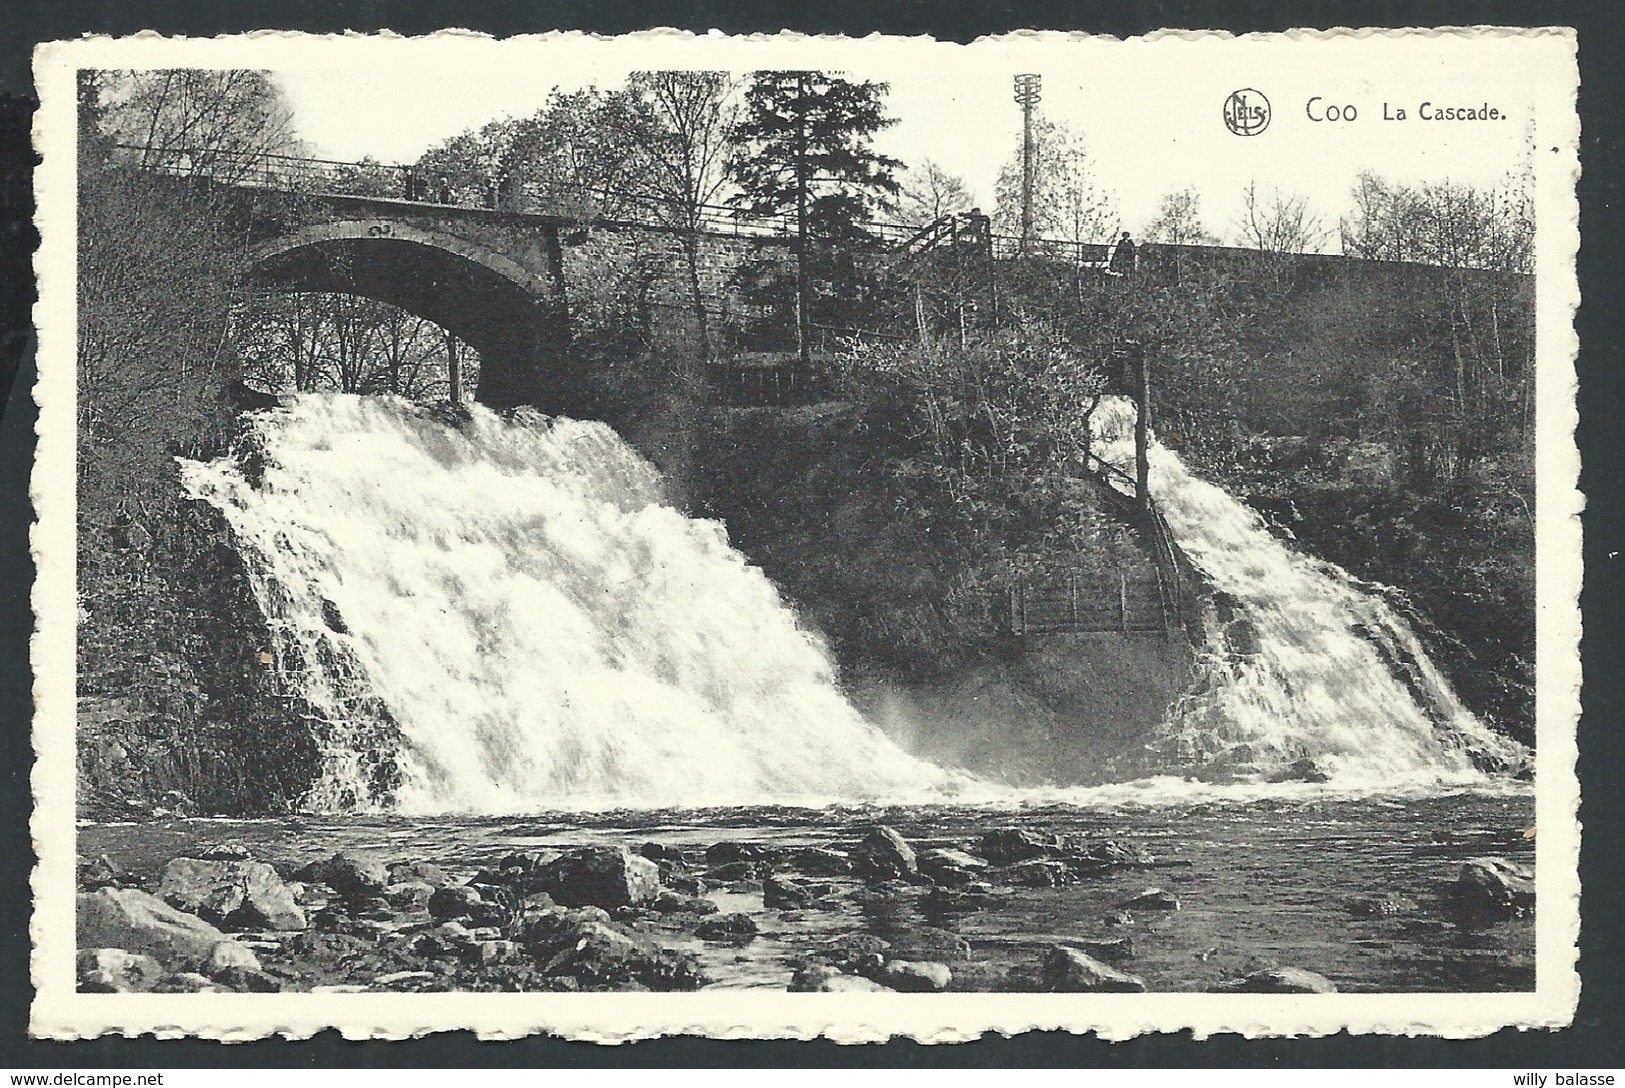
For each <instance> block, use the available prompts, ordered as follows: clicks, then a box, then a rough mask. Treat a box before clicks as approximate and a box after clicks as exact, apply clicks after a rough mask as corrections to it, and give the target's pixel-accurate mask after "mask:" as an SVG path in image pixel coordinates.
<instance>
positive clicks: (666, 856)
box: [638, 842, 683, 865]
mask: <svg viewBox="0 0 1625 1088" xmlns="http://www.w3.org/2000/svg"><path fill="white" fill-rule="evenodd" d="M638 853H639V854H642V855H643V856H644V857H646V858H648V859H649V860H650V861H652V862H654V863H655V864H657V865H658V864H659V863H660V862H662V861H666V862H670V863H671V864H673V865H681V864H683V848H682V847H680V846H673V845H672V844H671V843H668V842H646V843H644V844H643V845H642V846H639V847H638Z"/></svg>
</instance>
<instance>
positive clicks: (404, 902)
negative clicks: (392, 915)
mask: <svg viewBox="0 0 1625 1088" xmlns="http://www.w3.org/2000/svg"><path fill="white" fill-rule="evenodd" d="M434 893H435V888H434V886H433V885H430V884H426V883H424V882H423V881H421V880H405V881H402V882H401V883H399V884H391V885H390V886H389V887H387V888H385V889H384V900H385V901H386V902H387V903H388V904H389V905H390V906H392V907H394V908H395V909H396V910H405V911H411V910H417V909H418V908H419V907H427V906H428V905H429V900H430V899H432V898H433V897H434Z"/></svg>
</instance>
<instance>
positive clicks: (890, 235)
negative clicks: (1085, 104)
mask: <svg viewBox="0 0 1625 1088" xmlns="http://www.w3.org/2000/svg"><path fill="white" fill-rule="evenodd" d="M111 150H113V151H115V152H124V153H135V154H139V155H140V156H142V161H141V162H140V163H138V164H137V165H138V166H139V167H140V168H141V169H146V170H152V171H155V172H159V173H165V174H170V175H174V176H178V177H196V178H213V179H215V180H217V181H220V182H221V183H222V184H231V185H242V186H245V187H247V188H273V189H282V190H286V191H307V192H310V193H311V194H312V195H324V196H354V197H360V198H364V199H375V200H409V201H410V202H413V203H421V204H432V205H439V206H443V207H460V208H485V209H488V210H499V211H514V212H521V213H524V212H529V211H531V209H530V208H526V207H521V206H518V205H519V204H520V203H522V202H520V201H518V200H517V199H516V197H518V196H521V195H527V190H528V197H529V198H531V199H535V200H537V201H540V200H541V199H542V198H543V195H544V194H545V195H570V196H575V197H577V198H579V205H578V210H579V211H582V212H584V213H586V214H582V215H580V216H579V218H581V219H583V220H585V221H596V220H614V219H615V218H617V217H615V216H606V215H603V214H602V211H601V210H602V209H603V208H606V207H609V208H616V207H618V206H622V205H624V206H626V207H627V208H628V209H632V210H635V209H636V208H638V207H639V206H642V207H644V208H651V207H654V206H663V207H667V208H669V207H672V206H677V207H682V206H683V203H684V202H682V201H680V200H676V199H673V198H671V197H668V196H663V195H661V194H658V193H647V192H635V191H631V190H625V189H618V188H615V187H614V186H608V185H587V184H583V183H579V182H555V181H549V182H545V183H536V182H528V181H524V180H521V181H519V183H518V184H517V185H516V186H514V187H513V188H511V189H508V190H505V193H506V195H505V196H504V195H503V193H499V192H497V189H498V186H499V182H500V180H501V178H500V176H499V175H496V174H491V175H481V177H480V180H481V181H483V182H484V183H485V191H483V192H480V193H478V194H477V197H478V198H479V199H469V198H468V197H467V192H466V191H467V188H468V187H467V185H466V184H463V185H460V186H456V187H449V190H450V191H449V195H450V196H451V197H453V198H454V199H452V200H430V199H413V198H409V197H407V196H406V195H405V193H406V192H407V191H408V190H407V189H406V186H405V185H404V179H405V178H406V177H414V178H416V179H418V180H420V181H422V182H423V183H424V187H423V192H424V194H425V195H427V194H428V192H429V189H430V188H431V186H430V184H429V182H430V181H431V180H434V179H435V178H438V177H439V176H440V175H441V173H442V172H440V171H432V172H426V171H419V169H418V167H417V165H416V164H415V163H388V162H376V161H365V160H363V161H359V162H353V161H347V160H342V159H323V158H315V157H312V156H304V155H288V154H284V153H280V152H270V151H249V152H238V151H230V150H220V149H213V148H196V147H151V146H144V145H140V144H113V145H111ZM154 157H156V158H154ZM354 177H371V178H374V179H376V180H378V181H381V182H382V181H386V180H387V181H389V182H390V184H391V186H392V187H393V186H394V185H395V183H396V179H400V180H401V181H402V182H403V184H402V195H401V196H382V195H377V194H368V193H345V192H337V191H325V190H322V189H321V188H319V186H320V185H322V184H324V183H325V184H336V183H339V182H342V181H348V180H350V179H351V178H354ZM493 196H495V197H497V198H498V199H496V200H492V199H491V198H492V197H493ZM555 203H556V204H560V205H562V204H563V203H564V201H555ZM493 204H495V207H493ZM694 211H695V213H696V214H695V220H696V223H695V225H696V227H698V228H699V229H703V230H706V231H707V232H710V233H725V234H726V233H731V234H737V235H761V236H770V237H790V236H793V235H794V234H795V233H796V231H795V227H796V224H795V217H794V216H790V215H784V214H767V213H761V212H751V211H748V210H746V209H744V208H740V207H737V206H734V205H730V204H711V203H701V204H697V205H694ZM540 214H561V213H560V212H558V211H553V212H545V211H544V212H541V213H540ZM563 217H565V218H571V216H569V215H567V214H566V215H564V216H563ZM656 218H660V216H659V215H658V213H656ZM953 219H954V216H952V215H949V216H943V217H940V218H939V219H937V220H935V221H933V223H931V224H928V225H927V226H926V227H924V228H921V227H919V226H917V225H914V224H906V223H893V222H890V221H887V220H881V219H873V220H864V221H862V222H860V223H859V224H858V225H859V226H860V227H861V228H862V229H863V231H864V232H865V233H867V234H869V235H870V236H872V237H874V238H875V239H877V240H879V241H881V242H884V243H888V244H889V246H890V247H891V248H893V249H905V250H906V249H907V248H908V246H909V245H910V244H911V243H912V242H913V241H914V240H916V239H918V238H920V237H922V236H923V235H925V234H927V233H929V232H930V231H932V230H933V229H941V227H942V225H943V224H946V225H947V226H948V227H950V228H951V227H952V226H953V222H952V221H953ZM662 225H666V226H670V225H672V223H671V217H670V216H669V215H668V216H666V217H665V222H664V223H663V224H662ZM988 240H989V242H990V245H991V249H992V252H993V255H994V256H995V257H998V256H1000V255H1003V256H1006V257H1009V256H1016V255H1019V248H1020V245H1021V239H1020V238H1017V237H1015V236H1013V235H1003V234H992V233H991V232H990V233H989V235H988ZM1106 246H1107V243H1103V242H1084V241H1080V240H1074V239H1059V238H1035V239H1030V240H1029V241H1028V248H1029V249H1036V250H1038V251H1040V252H1046V253H1059V254H1067V253H1070V254H1071V258H1072V259H1073V260H1075V261H1077V262H1079V263H1082V264H1085V265H1088V264H1093V263H1097V262H1096V260H1095V258H1094V257H1091V258H1090V259H1088V260H1085V258H1084V255H1085V254H1086V253H1088V254H1094V253H1095V252H1096V251H1097V250H1098V251H1100V252H1104V251H1105V249H1106Z"/></svg>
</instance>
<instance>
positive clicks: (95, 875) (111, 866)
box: [79, 854, 131, 892]
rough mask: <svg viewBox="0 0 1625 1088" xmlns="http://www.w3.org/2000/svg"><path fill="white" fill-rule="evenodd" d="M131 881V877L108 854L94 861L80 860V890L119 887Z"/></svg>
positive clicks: (89, 890) (88, 890) (90, 890)
mask: <svg viewBox="0 0 1625 1088" xmlns="http://www.w3.org/2000/svg"><path fill="white" fill-rule="evenodd" d="M129 883H131V881H130V880H129V878H128V877H127V876H126V874H125V873H124V872H122V871H121V870H120V869H119V867H118V866H117V865H116V864H115V863H114V862H113V859H112V858H109V857H108V856H107V855H106V854H102V855H100V856H98V857H97V858H96V860H94V861H84V860H83V859H81V860H80V862H79V890H80V891H85V892H93V891H96V890H97V889H99V888H118V887H123V886H124V885H126V884H129Z"/></svg>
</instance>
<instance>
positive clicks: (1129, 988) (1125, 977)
mask: <svg viewBox="0 0 1625 1088" xmlns="http://www.w3.org/2000/svg"><path fill="white" fill-rule="evenodd" d="M1042 971H1043V981H1044V989H1046V990H1048V991H1050V992H1053V993H1069V994H1077V993H1114V994H1137V993H1144V992H1145V980H1144V979H1142V978H1140V977H1139V976H1137V975H1130V974H1125V973H1124V972H1122V971H1119V970H1117V968H1115V967H1108V966H1107V965H1106V964H1104V963H1101V962H1100V961H1099V960H1097V959H1095V958H1094V957H1093V956H1090V955H1089V954H1088V953H1086V952H1082V951H1079V950H1078V949H1076V948H1070V947H1068V946H1066V945H1063V944H1058V945H1052V946H1051V947H1050V950H1049V952H1048V953H1047V954H1046V955H1045V956H1044V964H1043V969H1042Z"/></svg>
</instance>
